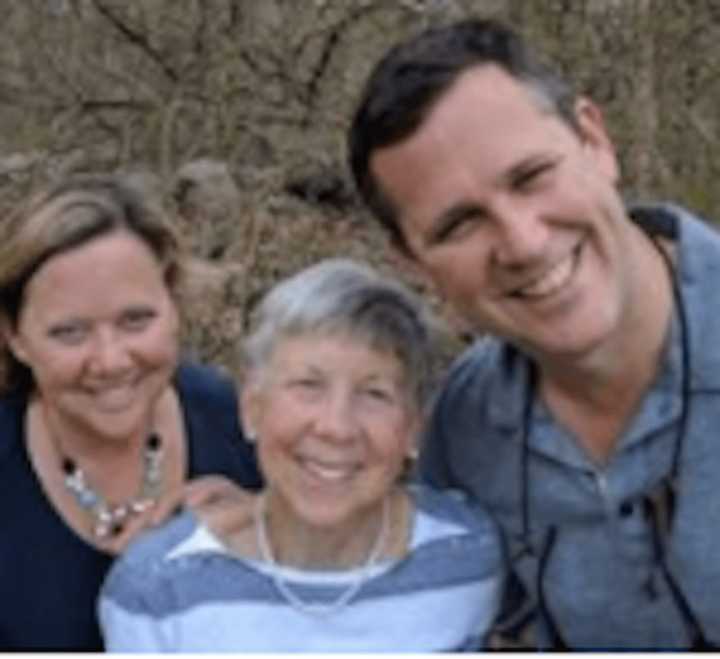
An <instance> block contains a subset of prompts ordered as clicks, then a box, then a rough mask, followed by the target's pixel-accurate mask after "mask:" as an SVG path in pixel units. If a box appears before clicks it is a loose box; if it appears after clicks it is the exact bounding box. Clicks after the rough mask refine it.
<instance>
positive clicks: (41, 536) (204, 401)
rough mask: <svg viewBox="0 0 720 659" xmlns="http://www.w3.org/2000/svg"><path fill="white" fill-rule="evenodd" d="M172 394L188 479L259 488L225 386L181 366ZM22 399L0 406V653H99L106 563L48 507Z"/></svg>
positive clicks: (0, 401) (231, 391) (1, 401)
mask: <svg viewBox="0 0 720 659" xmlns="http://www.w3.org/2000/svg"><path fill="white" fill-rule="evenodd" d="M175 386H176V388H177V391H178V395H179V397H180V403H181V406H182V409H183V414H184V421H185V429H186V433H187V441H188V447H187V450H188V456H187V463H188V467H187V476H188V478H194V477H195V476H201V475H203V474H222V475H225V476H228V477H230V478H232V479H233V480H234V481H236V482H237V483H239V484H240V485H242V486H244V487H248V488H257V487H259V486H260V476H259V474H258V471H257V467H256V461H255V456H254V452H253V448H252V445H251V444H249V443H248V442H247V441H246V440H245V439H244V437H243V435H242V431H241V429H240V424H239V421H238V416H237V399H236V392H235V388H234V386H233V384H232V382H231V381H230V380H229V379H227V378H224V377H221V376H220V375H219V374H218V373H217V372H215V371H213V370H211V369H208V368H205V367H199V366H195V365H189V364H184V365H182V366H181V367H180V368H179V370H178V373H177V375H176V378H175ZM26 407H27V397H26V396H8V397H5V398H0V483H1V484H2V486H1V488H2V490H1V494H0V524H1V525H2V527H1V530H0V651H11V650H36V651H40V650H52V651H69V650H74V651H94V652H98V651H101V650H102V649H103V647H102V640H101V637H100V631H99V628H98V625H97V622H96V614H95V611H96V600H97V595H98V592H99V590H100V585H101V584H102V581H103V579H104V577H105V574H106V572H107V570H108V569H109V567H110V563H111V562H112V560H113V557H112V556H110V555H108V554H106V553H104V552H101V551H99V550H98V549H95V548H94V547H93V546H91V545H89V544H88V543H87V542H86V541H84V540H83V539H81V538H80V537H79V536H78V535H77V534H76V533H75V532H74V531H73V530H72V529H70V528H69V527H68V526H67V525H66V524H65V523H64V522H63V520H62V519H61V517H60V516H59V514H58V513H57V512H56V511H55V509H54V508H53V506H52V505H51V504H50V502H49V501H48V499H47V498H46V496H45V494H44V493H43V490H42V487H41V485H40V483H39V481H38V480H37V477H36V475H35V472H34V471H33V469H32V467H31V465H30V461H29V457H28V454H27V451H26V448H25V440H24V422H25V410H26Z"/></svg>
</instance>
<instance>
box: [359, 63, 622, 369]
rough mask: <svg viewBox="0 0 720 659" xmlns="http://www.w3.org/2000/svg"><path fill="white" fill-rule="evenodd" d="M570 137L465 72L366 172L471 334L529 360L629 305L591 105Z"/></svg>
mask: <svg viewBox="0 0 720 659" xmlns="http://www.w3.org/2000/svg"><path fill="white" fill-rule="evenodd" d="M575 113H576V123H577V130H573V128H572V127H571V126H569V125H568V123H567V122H565V121H563V120H562V119H561V118H560V117H559V116H558V115H557V114H555V113H554V112H553V111H552V110H551V109H550V107H549V103H548V102H546V101H544V99H542V98H541V96H540V94H539V93H538V92H536V91H535V90H533V89H532V88H530V87H529V86H527V85H525V84H522V83H519V82H518V81H516V80H515V79H514V78H512V77H511V76H510V75H508V74H507V73H505V72H504V71H502V70H501V69H499V68H498V67H495V66H492V65H480V66H477V67H475V68H472V69H470V70H468V71H467V72H465V73H464V74H462V75H461V76H460V77H459V78H458V79H457V80H456V81H455V83H454V84H453V85H452V87H450V89H449V90H448V91H447V92H445V94H444V95H443V96H442V97H441V98H440V99H439V101H438V102H437V104H436V105H435V107H434V108H432V110H431V111H430V113H429V114H428V116H427V117H426V119H425V120H424V122H423V123H422V125H421V126H420V128H419V129H418V130H417V131H416V132H415V133H414V134H413V135H411V136H410V137H409V138H407V139H406V140H404V141H402V142H400V143H398V144H394V145H391V146H388V147H384V148H381V149H379V150H377V151H376V152H375V153H374V154H373V156H372V158H371V163H370V164H371V169H372V172H373V174H374V176H375V177H376V179H377V181H378V182H379V184H380V186H381V188H382V190H383V192H384V194H385V195H386V196H387V197H388V198H389V200H390V202H391V203H392V205H393V206H394V208H395V210H396V213H397V217H398V220H397V221H398V223H399V225H400V228H401V230H402V232H403V235H404V237H405V240H406V246H407V249H408V252H409V253H410V254H411V256H412V258H413V259H414V261H415V262H416V265H417V266H419V268H420V269H421V270H423V271H424V272H425V274H426V275H428V276H429V277H430V278H431V279H432V280H433V282H434V284H435V285H436V286H437V288H438V289H439V291H440V292H441V293H442V294H443V295H444V297H445V298H446V299H448V300H449V301H450V302H451V303H452V304H453V305H454V307H455V308H456V310H457V311H458V312H459V313H460V314H461V315H462V316H464V317H465V318H466V319H467V320H469V321H470V323H471V324H472V325H473V327H475V328H476V329H478V330H480V331H485V332H490V333H492V334H495V335H498V336H502V337H506V338H507V339H509V340H510V341H511V342H513V343H515V344H516V345H518V346H519V347H522V348H524V349H525V350H526V351H528V352H530V353H532V354H535V355H539V356H542V355H551V354H578V353H584V352H585V351H587V350H590V349H592V348H593V347H594V346H595V345H597V344H598V342H602V341H603V340H605V339H607V338H608V337H609V336H610V335H611V334H612V333H613V331H614V330H616V329H617V327H618V325H619V322H620V318H621V316H622V312H623V309H624V308H625V305H626V304H627V303H628V298H629V290H630V278H631V275H632V264H631V263H628V262H627V261H628V259H627V257H625V256H624V249H623V243H624V241H625V240H626V235H627V231H628V222H627V221H626V219H625V211H624V208H623V205H622V203H621V200H620V197H619V195H618V193H617V190H616V187H615V184H616V181H617V177H618V168H617V162H616V158H615V154H614V150H613V148H612V145H611V143H610V140H609V138H608V137H607V134H606V132H605V128H604V124H603V121H602V117H601V116H600V113H599V111H598V110H597V108H596V107H595V106H594V105H593V104H592V103H591V102H590V101H589V100H587V99H579V100H578V101H577V104H576V108H575Z"/></svg>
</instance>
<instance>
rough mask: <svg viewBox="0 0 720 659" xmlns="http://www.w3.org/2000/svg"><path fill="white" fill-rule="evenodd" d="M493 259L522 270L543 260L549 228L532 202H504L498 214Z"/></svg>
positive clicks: (498, 209) (496, 214)
mask: <svg viewBox="0 0 720 659" xmlns="http://www.w3.org/2000/svg"><path fill="white" fill-rule="evenodd" d="M494 215H495V236H494V245H493V247H494V250H493V258H494V261H495V263H496V264H497V265H500V266H503V267H506V268H520V267H526V266H528V265H532V264H533V263H535V262H537V261H538V260H541V259H542V257H543V254H544V253H545V249H546V245H547V241H548V235H549V231H548V226H547V224H546V222H545V221H544V219H543V218H542V217H541V215H540V213H539V212H538V211H537V209H535V208H534V207H533V206H532V205H531V204H529V203H522V202H520V203H507V202H506V203H503V204H502V205H501V206H499V207H498V208H497V209H496V210H495V212H494Z"/></svg>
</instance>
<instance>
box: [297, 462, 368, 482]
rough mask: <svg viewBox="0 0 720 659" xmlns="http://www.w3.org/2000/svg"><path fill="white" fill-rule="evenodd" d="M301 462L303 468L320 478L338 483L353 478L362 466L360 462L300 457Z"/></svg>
mask: <svg viewBox="0 0 720 659" xmlns="http://www.w3.org/2000/svg"><path fill="white" fill-rule="evenodd" d="M299 462H300V464H301V465H302V467H303V469H304V470H305V471H307V472H309V473H310V474H311V475H313V476H315V477H316V478H319V479H320V480H323V481H327V482H331V483H338V482H341V481H346V480H349V479H350V478H352V477H353V476H354V475H355V473H356V472H357V471H358V469H359V468H360V463H359V462H357V461H353V462H329V461H324V460H317V459H315V458H308V457H300V458H299Z"/></svg>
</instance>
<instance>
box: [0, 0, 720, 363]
mask: <svg viewBox="0 0 720 659" xmlns="http://www.w3.org/2000/svg"><path fill="white" fill-rule="evenodd" d="M1 2H2V9H3V21H2V24H1V25H0V34H1V38H0V126H2V130H1V131H0V208H1V209H2V210H3V212H4V210H5V209H7V208H9V207H11V206H12V205H13V204H15V203H16V202H17V201H18V200H19V199H20V198H22V197H23V196H25V195H26V194H27V193H28V192H29V191H30V189H31V188H33V187H34V186H36V185H39V184H43V183H45V182H46V181H48V180H50V179H53V178H55V177H58V176H61V175H63V174H65V173H68V172H74V171H122V172H125V173H127V174H128V175H129V176H132V177H133V179H134V180H135V181H136V182H137V184H138V185H141V186H143V187H144V188H145V189H147V190H148V191H150V192H151V193H153V194H155V195H157V196H158V197H159V198H160V199H162V201H163V202H164V203H165V204H166V205H167V208H168V209H169V211H170V212H171V213H172V216H173V218H174V219H175V221H177V222H178V225H179V226H180V228H181V230H182V233H183V235H184V236H185V237H186V239H187V241H188V244H189V245H190V247H191V249H192V250H193V251H194V252H195V254H196V255H197V256H200V257H203V258H205V259H207V260H208V261H209V262H211V263H212V267H210V266H208V267H205V268H203V269H201V270H202V271H201V272H200V273H199V278H198V283H197V286H196V287H195V288H196V293H199V294H198V295H196V296H195V297H196V298H198V301H199V305H196V306H193V307H188V313H187V316H188V323H187V335H186V345H187V349H188V351H189V352H191V353H192V354H194V355H196V356H198V357H200V358H202V359H205V360H208V361H211V362H214V363H216V364H219V365H221V366H226V367H228V368H231V369H232V368H234V367H235V366H236V365H237V359H236V352H235V345H236V342H237V339H238V337H239V336H240V335H241V334H242V331H243V328H244V327H245V326H246V322H247V317H248V311H249V309H250V308H251V307H252V304H253V302H254V301H255V300H256V299H257V297H258V296H259V295H261V294H262V292H263V291H264V290H266V289H267V287H268V286H270V285H271V284H272V283H273V282H275V281H276V280H277V279H278V278H280V277H282V276H284V275H287V274H289V273H291V272H294V271H296V270H297V269H299V268H301V267H303V266H304V265H307V264H309V263H311V262H313V261H315V260H317V259H319V258H322V257H324V256H330V255H337V254H342V255H349V256H354V257H358V258H362V259H368V260H370V261H372V262H373V263H375V264H376V265H378V266H379V267H380V268H382V269H385V270H389V271H392V272H397V269H396V267H395V266H396V264H395V263H394V262H393V258H392V255H391V254H390V252H389V251H388V250H387V249H386V246H385V242H384V237H383V236H382V235H380V234H379V231H378V230H377V229H376V227H375V225H374V224H373V222H372V221H370V220H369V219H368V218H367V216H366V215H365V213H364V212H363V210H362V208H361V207H360V205H359V204H358V202H357V200H356V198H355V196H354V192H353V190H352V186H351V184H350V181H349V178H348V176H347V172H346V169H345V153H344V133H345V129H346V126H347V124H348V121H349V118H350V116H351V112H352V109H353V105H354V102H355V100H356V99H357V96H358V92H359V89H360V87H361V85H362V83H363V81H364V79H365V77H366V75H367V73H368V71H369V69H370V68H371V66H372V65H373V63H374V62H375V61H376V60H377V59H378V58H379V57H380V56H381V54H382V53H383V52H384V51H385V50H386V48H388V47H389V46H390V45H391V44H392V43H394V42H395V41H396V40H398V39H400V38H402V37H404V36H406V35H409V34H411V33H414V32H416V31H418V30H420V29H422V28H424V27H427V26H430V25H435V24H440V23H443V22H448V21H451V20H454V19H458V18H460V17H463V16H468V15H478V16H495V17H498V18H501V19H504V20H506V21H508V22H509V23H511V24H512V25H514V26H515V27H517V28H519V29H521V30H523V31H524V32H526V33H527V34H528V35H529V36H530V37H531V38H533V39H534V40H536V41H537V42H538V43H539V44H540V46H541V47H542V48H543V49H544V50H545V51H546V52H547V53H548V54H549V55H550V56H551V57H552V58H553V59H554V60H555V61H556V62H557V63H558V64H559V66H560V67H561V69H563V70H565V71H566V72H567V73H568V74H569V75H571V76H572V77H573V78H574V79H575V81H576V82H577V86H578V89H579V91H581V92H583V93H587V94H589V95H590V96H592V97H593V98H595V99H596V100H597V101H598V102H600V103H601V105H602V106H603V107H604V109H605V112H606V118H607V120H608V123H609V126H610V130H611V133H612V135H613V137H614V138H615V140H616V143H617V145H618V151H619V155H620V157H621V161H622V163H623V171H624V178H623V186H624V190H625V192H626V194H627V195H628V197H630V198H632V199H634V200H638V199H639V200H642V199H651V198H652V199H673V200H678V201H681V202H682V203H684V204H685V205H687V206H689V207H690V208H692V209H694V210H696V211H699V212H700V213H701V214H703V215H705V216H707V217H710V218H712V217H713V216H714V215H715V214H716V213H717V209H718V208H720V203H719V202H720V186H718V185H716V181H717V179H718V174H719V173H720V172H719V171H718V170H720V159H718V158H717V157H714V156H715V153H716V152H717V150H718V143H719V141H720V113H718V107H720V45H718V44H720V0H542V1H541V0H537V1H535V0H23V1H22V2H17V1H15V0H1ZM402 276H403V277H405V278H406V279H407V276H408V275H407V274H406V272H403V273H402ZM410 283H412V284H413V285H415V286H417V287H418V288H422V286H421V284H420V282H419V281H412V280H411V282H410ZM437 306H438V307H439V304H438V305H437ZM440 311H441V312H442V313H441V314H440V315H441V316H442V317H443V318H444V319H445V320H447V321H449V323H448V327H449V329H448V331H447V332H446V333H445V334H444V336H445V339H444V340H443V341H440V342H439V344H440V345H441V346H442V348H443V350H442V354H441V356H440V358H439V359H440V361H441V362H442V360H443V359H445V358H446V357H447V356H449V355H451V354H452V353H454V352H455V351H456V350H457V349H458V348H459V347H460V345H461V343H462V335H463V333H462V328H461V327H459V326H457V324H455V323H454V321H453V319H452V318H450V317H449V315H448V314H446V313H445V312H444V310H442V309H440Z"/></svg>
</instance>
